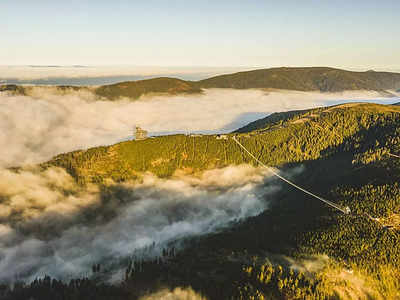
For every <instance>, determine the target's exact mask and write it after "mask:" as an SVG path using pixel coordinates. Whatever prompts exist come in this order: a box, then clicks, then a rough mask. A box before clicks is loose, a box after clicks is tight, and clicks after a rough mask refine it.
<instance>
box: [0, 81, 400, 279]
mask: <svg viewBox="0 0 400 300" xmlns="http://www.w3.org/2000/svg"><path fill="white" fill-rule="evenodd" d="M38 91H40V90H38ZM377 98H379V95H377V94H376V93H373V92H370V93H365V92H352V93H345V94H321V93H304V92H281V91H274V92H266V91H260V90H225V89H224V90H222V89H211V90H206V91H205V92H204V93H203V94H201V95H185V96H170V97H166V96H162V97H161V96H157V97H151V98H149V97H147V98H146V97H145V98H142V99H139V100H138V101H134V102H132V101H128V100H124V99H121V100H120V101H115V102H109V101H97V99H96V98H95V97H94V96H93V95H91V94H90V93H89V94H88V93H86V94H84V93H70V94H67V95H64V96H60V95H56V94H53V93H49V92H47V93H46V94H44V93H41V92H38V93H37V94H35V95H31V96H29V97H28V96H13V95H9V94H6V93H1V94H0V145H1V147H0V281H13V280H16V279H20V278H22V279H28V280H30V279H33V278H35V277H36V276H43V275H45V274H48V275H51V276H55V277H58V278H68V277H70V276H76V275H82V274H84V275H87V274H88V272H89V270H90V268H91V266H92V265H93V264H95V263H98V262H102V261H109V260H112V259H115V258H120V257H126V256H129V255H130V254H131V253H132V252H133V251H135V250H136V249H141V248H143V247H148V246H149V245H152V244H154V243H155V244H156V245H157V247H159V248H158V249H161V248H162V247H163V246H164V245H167V244H168V243H169V242H170V241H174V240H178V239H180V238H184V237H190V236H196V235H201V234H205V233H208V232H213V231H215V230H219V229H221V228H223V227H225V226H229V225H230V224H231V223H232V222H234V221H237V220H241V219H245V218H248V217H250V216H254V215H257V214H260V213H261V212H262V211H264V210H265V209H267V208H268V203H269V201H270V200H271V199H273V197H274V193H275V192H276V191H277V190H278V189H279V188H280V186H279V185H278V183H277V182H276V181H271V180H270V174H268V173H266V172H265V171H263V170H261V169H258V168H253V167H250V166H246V165H242V166H235V167H233V166H231V167H227V168H224V169H218V170H210V171H207V172H205V173H204V174H202V175H200V176H182V175H181V176H178V175H177V176H175V177H172V178H170V179H160V178H157V177H155V176H153V175H152V174H146V175H145V176H144V177H143V181H142V182H140V183H137V182H136V183H134V182H127V183H124V184H114V185H111V186H109V187H107V188H100V187H98V186H88V187H82V186H79V185H77V184H76V182H75V181H74V180H73V178H72V177H71V176H70V175H69V174H67V173H66V172H65V171H64V170H62V169H58V168H51V169H48V170H40V169H38V168H36V167H35V166H34V164H36V163H40V162H43V161H46V160H48V159H50V158H51V157H52V156H54V155H56V154H59V153H62V152H68V151H72V150H76V149H84V148H88V147H93V146H97V145H108V144H112V143H116V142H119V141H122V140H127V139H131V138H132V130H133V128H134V126H135V125H140V126H142V127H143V128H145V129H147V130H148V131H149V132H150V134H152V135H161V134H173V133H186V132H197V133H216V132H230V131H233V130H235V129H237V128H239V127H241V126H243V125H246V124H247V123H248V122H251V121H254V120H256V119H258V118H262V117H265V116H266V115H268V114H270V113H273V112H277V111H287V110H293V109H304V108H312V107H318V106H325V105H328V104H335V103H338V102H345V101H359V100H370V101H377V100H376V99H377ZM379 101H384V102H385V101H387V102H395V101H394V100H393V99H388V100H385V99H380V100H379ZM28 165H30V166H28ZM12 166H25V167H24V168H23V169H20V170H18V171H15V170H13V169H9V167H12Z"/></svg>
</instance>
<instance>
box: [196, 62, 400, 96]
mask: <svg viewBox="0 0 400 300" xmlns="http://www.w3.org/2000/svg"><path fill="white" fill-rule="evenodd" d="M199 85H200V86H201V87H203V88H234V89H248V88H275V89H285V90H298V91H322V92H340V91H345V90H374V91H381V90H394V89H399V88H400V74H399V73H389V72H374V71H367V72H351V71H346V70H340V69H334V68H326V67H313V68H272V69H262V70H254V71H247V72H239V73H235V74H229V75H221V76H216V77H212V78H209V79H205V80H202V81H200V82H199Z"/></svg>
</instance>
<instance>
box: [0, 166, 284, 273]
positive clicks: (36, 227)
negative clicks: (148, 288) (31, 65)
mask: <svg viewBox="0 0 400 300" xmlns="http://www.w3.org/2000/svg"><path fill="white" fill-rule="evenodd" d="M0 183H1V186H0V199H1V207H0V211H1V215H0V258H1V259H0V281H13V280H16V279H28V280H30V279H33V278H35V277H37V276H44V275H45V274H48V275H50V276H54V277H56V278H61V279H66V278H68V277H69V276H79V275H88V274H89V273H90V272H89V271H90V269H91V266H92V265H93V264H95V263H102V264H107V263H111V262H112V261H113V260H118V259H120V258H122V257H127V256H129V255H131V254H132V253H133V252H134V250H135V249H140V248H143V247H147V246H150V245H152V244H153V243H155V244H156V245H157V247H156V249H155V250H156V251H155V253H154V254H157V251H158V252H160V251H161V247H163V245H164V246H165V245H166V244H167V243H168V242H170V241H174V240H177V239H180V238H183V237H190V236H195V235H201V234H205V233H208V232H214V231H216V230H218V229H220V228H223V227H224V226H228V225H229V224H230V223H231V222H233V221H237V220H241V219H245V218H247V217H249V216H254V215H257V214H259V213H261V212H262V211H264V210H265V209H266V208H267V207H268V199H270V197H272V196H273V194H274V192H276V191H277V190H278V189H279V187H278V186H277V185H276V182H275V181H272V182H269V181H268V174H267V173H265V170H261V169H258V168H253V167H250V166H247V165H242V166H237V167H227V168H224V169H219V170H212V171H207V172H205V173H204V174H203V175H202V176H200V177H193V176H178V177H174V178H171V179H160V178H157V177H154V176H152V175H151V174H147V175H145V176H144V178H143V182H142V183H125V184H119V185H111V186H109V187H106V188H99V187H89V188H85V189H84V188H82V187H79V186H77V185H76V184H75V183H74V181H73V180H72V178H71V177H70V176H69V175H68V174H67V173H66V172H65V171H64V170H62V169H57V168H53V169H49V170H46V171H39V170H25V171H20V172H19V173H15V172H12V171H9V170H0Z"/></svg>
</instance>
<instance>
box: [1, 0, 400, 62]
mask: <svg viewBox="0 0 400 300" xmlns="http://www.w3.org/2000/svg"><path fill="white" fill-rule="evenodd" d="M399 37H400V1H399V0H380V1H377V0H376V1H372V0H329V1H328V0H301V1H300V0H296V1H294V0H293V1H291V0H280V1H276V0H271V1H256V0H248V1H244V0H229V1H225V0H219V1H218V0H214V1H190V0H186V1H183V0H165V1H162V0H145V1H144V0H142V1H134V0H133V1H132V0H131V1H128V0H114V1H110V0H97V1H94V0H91V1H89V0H69V1H57V0H36V1H33V0H1V1H0V43H1V44H0V45H1V46H0V64H2V65H24V64H35V65H36V64H38V65H71V64H83V65H146V66H252V67H271V66H314V65H320V66H321V65H325V66H336V67H346V68H381V69H400V55H399V53H400V38H399Z"/></svg>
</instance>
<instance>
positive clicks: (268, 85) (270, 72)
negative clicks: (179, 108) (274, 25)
mask: <svg viewBox="0 0 400 300" xmlns="http://www.w3.org/2000/svg"><path fill="white" fill-rule="evenodd" d="M39 87H40V88H42V89H47V90H48V91H53V92H56V93H57V94H65V93H66V92H68V91H76V92H78V91H90V92H92V93H93V94H94V95H95V96H96V97H97V98H98V99H100V100H101V99H104V100H110V101H114V100H116V99H119V98H127V99H131V100H136V99H139V98H140V97H142V96H145V95H152V94H159V95H177V94H196V93H201V92H202V90H203V89H208V88H231V89H280V90H294V91H319V92H343V91H354V90H368V91H377V92H381V93H384V94H386V95H387V96H391V95H393V94H391V93H390V91H391V90H393V91H395V90H399V89H400V73H392V72H375V71H366V72H353V71H347V70H341V69H335V68H329V67H306V68H300V67H297V68H287V67H282V68H270V69H257V70H252V71H244V72H237V73H233V74H225V75H220V76H214V77H211V78H207V79H203V80H199V81H186V80H181V79H177V78H170V77H157V78H152V79H145V80H138V81H125V82H120V83H116V84H110V85H103V86H99V87H92V86H39ZM35 89H36V86H21V85H0V92H2V91H3V92H9V93H13V94H18V95H31V94H32V93H33V92H34V90H35Z"/></svg>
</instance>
